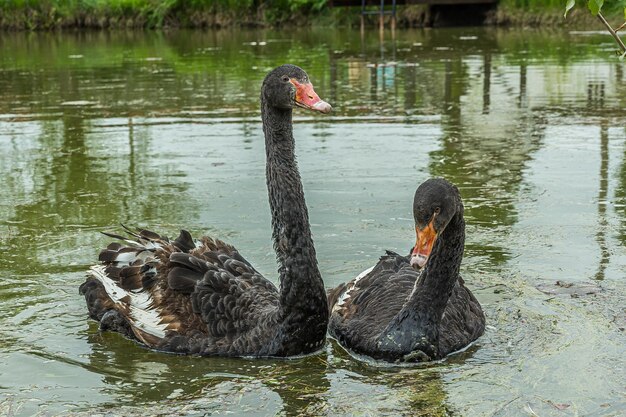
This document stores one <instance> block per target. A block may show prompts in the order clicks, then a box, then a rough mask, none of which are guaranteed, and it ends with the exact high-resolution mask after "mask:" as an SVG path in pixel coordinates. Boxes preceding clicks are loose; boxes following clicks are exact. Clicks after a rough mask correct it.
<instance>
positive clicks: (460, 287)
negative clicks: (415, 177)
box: [328, 178, 485, 362]
mask: <svg viewBox="0 0 626 417" xmlns="http://www.w3.org/2000/svg"><path fill="white" fill-rule="evenodd" d="M413 216H414V218H415V225H416V227H415V228H416V231H417V243H416V245H415V247H414V248H413V249H412V251H411V255H410V257H409V256H401V255H398V254H397V253H394V252H390V251H387V253H386V255H384V256H383V257H381V258H380V260H379V261H378V263H377V264H376V265H375V266H374V267H373V268H370V269H368V270H366V271H364V272H363V273H362V274H361V275H359V276H358V277H356V278H355V279H353V280H352V281H350V282H348V283H346V284H342V285H340V286H339V287H337V288H335V289H333V290H330V291H329V292H328V299H329V300H328V304H329V308H330V310H331V311H330V323H329V333H330V335H331V336H332V337H334V338H335V339H337V341H338V342H339V343H340V344H342V345H343V346H345V347H346V348H348V349H349V350H351V351H353V352H355V353H359V354H363V355H367V356H370V357H372V358H374V359H380V360H385V361H389V362H421V361H428V360H433V359H439V358H443V357H444V356H446V355H447V354H449V353H450V352H454V351H456V350H459V349H461V348H463V347H465V346H467V345H468V344H469V343H470V342H472V341H474V340H476V339H477V338H478V337H480V335H482V334H483V331H484V330H485V316H484V314H483V312H482V309H481V307H480V304H479V303H478V301H477V300H476V298H474V296H473V295H472V293H471V292H470V290H469V289H467V288H466V287H465V285H464V282H463V279H462V278H461V277H460V276H459V268H460V265H461V259H462V258H463V246H464V242H465V220H464V219H463V203H462V202H461V196H460V194H459V191H458V189H457V188H456V187H455V186H454V185H452V184H451V183H449V182H448V181H446V180H444V179H443V178H434V179H429V180H427V181H426V182H424V183H423V184H421V185H420V186H419V187H418V189H417V191H416V192H415V199H414V202H413ZM418 267H419V268H422V267H423V269H422V270H421V272H420V271H418V270H416V268H418Z"/></svg>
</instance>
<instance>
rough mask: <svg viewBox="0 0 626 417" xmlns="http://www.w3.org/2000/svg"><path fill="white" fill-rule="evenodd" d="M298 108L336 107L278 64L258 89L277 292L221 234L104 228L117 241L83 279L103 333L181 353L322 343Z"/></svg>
mask: <svg viewBox="0 0 626 417" xmlns="http://www.w3.org/2000/svg"><path fill="white" fill-rule="evenodd" d="M295 106H298V107H303V108H306V109H309V110H315V111H318V112H321V113H329V112H330V111H331V106H330V105H329V104H328V103H326V102H325V101H322V100H321V99H320V98H319V96H318V95H317V94H316V93H315V91H314V90H313V86H312V85H311V83H310V81H309V77H308V76H307V74H306V73H305V72H304V71H303V70H302V69H301V68H299V67H297V66H294V65H282V66H280V67H278V68H276V69H274V70H273V71H271V72H270V73H269V74H268V75H267V76H266V77H265V80H264V81H263V85H262V89H261V115H262V120H263V132H264V134H265V149H266V157H267V166H266V175H267V188H268V193H269V201H270V209H271V215H272V228H273V234H272V238H273V241H274V249H275V250H276V257H277V260H278V264H279V279H280V289H277V288H276V286H275V285H274V284H272V282H270V281H268V280H267V279H265V278H264V277H263V276H261V274H259V272H257V271H256V270H255V269H254V268H253V267H252V265H250V263H249V262H248V261H246V260H245V259H244V258H243V257H242V256H241V255H240V254H239V252H238V251H237V250H236V249H235V248H234V247H233V246H231V245H228V244H226V243H224V242H222V241H220V240H218V239H215V238H211V237H206V236H205V237H201V238H200V239H198V240H195V239H193V238H192V237H191V235H190V234H189V232H187V231H185V230H182V231H181V233H180V236H179V237H178V238H177V239H175V240H173V241H171V240H169V239H167V238H166V237H162V236H160V235H158V234H156V233H154V232H150V231H147V230H131V229H128V228H126V231H127V232H128V233H129V235H130V237H129V238H125V237H122V236H119V235H115V234H110V233H105V234H107V235H108V236H110V237H113V238H115V239H120V240H121V242H114V243H111V244H110V245H109V246H108V247H107V248H106V249H104V250H102V252H101V253H100V256H99V261H100V262H101V263H100V264H99V265H96V266H93V267H92V268H91V271H90V277H88V278H87V281H86V282H85V283H83V284H82V285H81V286H80V293H81V294H83V295H84V296H85V300H86V301H87V307H88V309H89V315H90V316H91V317H92V318H94V319H95V320H98V321H100V328H101V329H102V330H112V331H117V332H120V333H122V334H124V335H125V336H127V337H129V338H132V339H135V340H137V341H139V342H140V343H143V344H144V345H146V346H147V347H149V348H152V349H155V350H159V351H167V352H174V353H183V354H198V355H222V356H254V357H261V356H281V357H284V356H293V355H299V354H306V353H310V352H314V351H316V350H319V349H320V348H321V347H322V345H323V343H324V341H325V338H326V329H327V325H328V303H327V298H326V293H325V290H324V283H323V281H322V277H321V275H320V272H319V269H318V266H317V260H316V256H315V249H314V247H313V240H312V238H311V231H310V227H309V216H308V212H307V208H306V205H305V201H304V193H303V190H302V182H301V180H300V174H299V172H298V166H297V163H296V159H295V154H294V147H295V143H294V138H293V134H292V109H293V108H294V107H295Z"/></svg>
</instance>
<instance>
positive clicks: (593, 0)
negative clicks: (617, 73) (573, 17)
mask: <svg viewBox="0 0 626 417" xmlns="http://www.w3.org/2000/svg"><path fill="white" fill-rule="evenodd" d="M575 5H576V0H567V3H566V4H565V14H564V17H567V12H569V11H570V10H571V9H572V8H573V7H574V6H575ZM612 5H613V6H615V5H619V6H620V8H623V9H624V20H625V21H624V23H622V24H621V25H620V26H619V27H617V28H616V29H613V27H612V26H611V24H610V23H609V22H608V21H607V20H606V19H605V18H604V16H603V15H602V13H601V10H602V6H604V0H588V1H587V7H588V8H589V11H590V12H591V14H592V15H594V16H597V17H598V20H600V22H602V24H603V25H604V27H606V29H607V30H608V31H609V33H610V34H611V36H613V39H615V42H617V45H618V46H619V48H620V50H621V56H620V59H624V57H625V56H626V45H624V42H623V41H622V39H621V38H620V37H619V35H618V34H617V32H619V31H620V30H621V29H623V28H624V27H626V2H625V1H624V0H621V1H618V2H614V3H613V4H612Z"/></svg>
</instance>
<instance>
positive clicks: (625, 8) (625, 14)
mask: <svg viewBox="0 0 626 417" xmlns="http://www.w3.org/2000/svg"><path fill="white" fill-rule="evenodd" d="M624 19H626V7H624Z"/></svg>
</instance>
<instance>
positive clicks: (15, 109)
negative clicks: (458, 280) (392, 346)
mask: <svg viewBox="0 0 626 417" xmlns="http://www.w3.org/2000/svg"><path fill="white" fill-rule="evenodd" d="M614 49H615V47H614V45H613V42H612V40H611V38H610V37H609V36H607V35H605V34H603V33H601V32H600V33H593V32H571V31H570V32H567V31H566V32H551V31H532V30H520V29H513V30H493V29H437V30H411V31H398V32H396V33H395V34H393V36H392V34H391V33H389V32H387V33H385V34H384V36H383V37H382V38H381V37H379V34H378V31H377V30H372V31H371V33H369V32H368V33H366V34H365V35H364V36H361V34H360V33H359V31H349V30H334V29H311V30H303V31H294V30H288V31H283V32H281V31H217V32H211V31H208V32H202V31H189V32H187V31H177V32H172V33H158V32H149V33H138V32H123V31H120V32H111V33H106V32H87V33H76V34H74V33H45V34H39V33H29V34H23V33H18V34H6V33H5V34H2V37H0V147H1V149H2V152H0V177H1V178H2V179H3V180H2V181H0V414H1V415H9V416H31V415H40V416H50V415H53V416H54V415H64V416H67V415H93V414H95V413H100V414H101V415H107V416H109V415H110V416H118V415H120V416H128V415H133V416H135V415H161V416H169V415H173V414H177V415H184V416H202V415H212V414H232V415H242V414H244V413H247V414H246V415H252V416H265V415H285V416H292V415H332V416H335V415H337V416H341V415H364V416H367V415H371V416H379V415H394V416H395V415H407V416H445V415H451V416H520V415H522V416H523V415H540V416H578V415H585V416H623V415H626V389H625V388H626V376H625V375H626V362H625V361H624V355H625V353H626V334H625V332H624V327H625V326H626V310H625V308H626V283H625V280H624V278H625V276H626V249H625V244H626V129H625V126H626V112H624V108H625V106H626V75H625V73H626V68H625V67H624V64H623V63H621V62H620V61H619V60H618V59H617V58H616V57H615V56H614V53H613V50H614ZM285 62H289V63H294V64H298V65H300V66H302V67H303V68H305V69H306V70H307V71H308V73H309V75H310V78H311V79H312V81H313V84H314V85H315V88H316V91H317V92H318V93H319V95H320V96H321V97H322V98H324V99H326V100H327V101H329V102H330V103H331V104H332V105H333V107H334V112H333V113H332V114H331V115H328V116H324V115H319V116H318V115H312V114H310V113H305V112H301V111H296V114H295V122H296V123H295V127H294V132H295V136H296V142H297V153H298V157H299V164H300V170H301V174H302V178H303V182H304V189H305V194H306V198H307V203H308V206H309V213H310V217H311V222H312V230H313V235H314V239H315V244H316V248H317V253H318V260H319V265H320V269H321V271H322V275H323V277H324V280H325V283H326V285H327V286H328V287H332V286H335V285H337V284H339V283H340V282H343V281H346V280H349V279H351V278H352V277H354V276H355V275H356V274H357V273H358V272H360V271H362V270H363V269H365V268H367V267H369V266H371V265H372V264H373V263H374V262H376V260H377V258H378V256H380V255H381V254H382V253H383V251H384V249H392V250H397V251H402V252H405V251H407V250H408V249H409V248H410V247H411V245H412V244H413V243H414V231H413V223H412V213H411V206H412V198H413V193H414V191H415V188H416V187H417V185H419V183H421V182H422V181H423V180H425V179H426V178H428V177H430V176H444V177H446V178H448V179H449V180H451V181H452V182H454V183H456V184H457V185H458V186H459V188H460V190H461V194H462V196H463V198H464V202H465V207H466V211H465V213H466V221H467V225H468V226H467V244H466V251H465V258H464V260H463V264H462V268H461V270H462V275H463V276H464V278H465V281H466V283H467V284H468V285H469V287H470V288H471V289H472V290H473V291H474V293H475V294H476V296H477V298H478V299H479V300H480V302H481V303H482V305H483V308H484V310H485V313H486V315H487V320H488V326H487V330H486V333H485V335H484V336H483V337H482V338H481V339H479V341H478V342H477V343H476V344H475V345H473V346H472V347H471V348H470V349H468V350H467V351H465V352H463V353H461V354H457V355H455V356H453V357H450V358H448V359H447V360H445V361H442V362H439V363H435V364H430V365H425V366H418V367H412V368H385V367H380V366H375V365H373V364H369V363H365V362H361V361H358V360H356V359H353V358H352V357H351V356H350V355H348V354H347V353H346V352H345V351H343V350H342V349H341V348H340V347H339V346H338V345H336V344H335V343H334V342H332V341H329V342H328V344H327V345H326V347H325V348H324V350H323V351H321V352H319V353H317V354H315V355H312V356H309V357H305V358H300V359H292V360H249V359H223V358H197V357H180V356H173V355H167V354H162V353H154V352H151V351H148V350H146V349H143V348H141V347H140V346H138V345H136V344H135V343H133V342H130V341H128V340H125V339H123V338H122V337H121V336H119V335H117V334H110V333H105V334H101V333H99V332H98V327H97V324H96V323H95V322H94V321H92V320H89V319H88V317H87V310H86V307H85V303H84V300H83V299H82V297H81V296H79V295H78V286H79V285H80V284H81V283H82V282H83V281H84V279H85V271H86V270H87V268H88V267H89V265H91V264H92V263H94V261H95V260H96V257H97V254H98V252H99V249H100V248H101V247H102V246H103V245H104V244H106V242H107V241H108V240H109V239H107V238H106V237H104V236H102V235H100V234H99V233H98V232H99V231H101V230H108V231H118V230H119V223H125V224H129V225H137V226H142V227H148V228H152V229H154V230H157V231H159V232H162V233H167V234H170V235H173V234H176V233H178V229H179V228H181V227H185V228H187V229H189V230H191V231H193V232H194V233H196V234H198V233H207V234H211V235H214V236H217V237H220V238H222V239H224V240H227V241H229V242H230V243H233V244H234V245H235V246H237V248H238V249H239V250H240V252H241V253H242V254H243V255H244V256H245V257H246V258H247V259H249V260H250V261H252V262H253V263H254V264H255V266H256V267H257V269H259V270H260V271H261V272H262V273H263V274H264V275H265V276H267V277H269V278H274V279H275V277H276V276H277V274H276V263H275V258H274V253H273V251H272V246H271V241H270V235H271V232H270V225H269V221H270V218H269V208H268V202H267V195H266V187H265V178H264V175H265V170H264V164H265V154H264V150H263V134H262V130H261V123H260V110H259V88H260V82H261V80H262V79H263V77H264V75H265V73H266V72H267V71H268V70H269V69H271V68H273V67H275V66H277V65H279V64H282V63H285ZM557 281H558V282H559V284H557ZM570 285H571V286H570Z"/></svg>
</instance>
